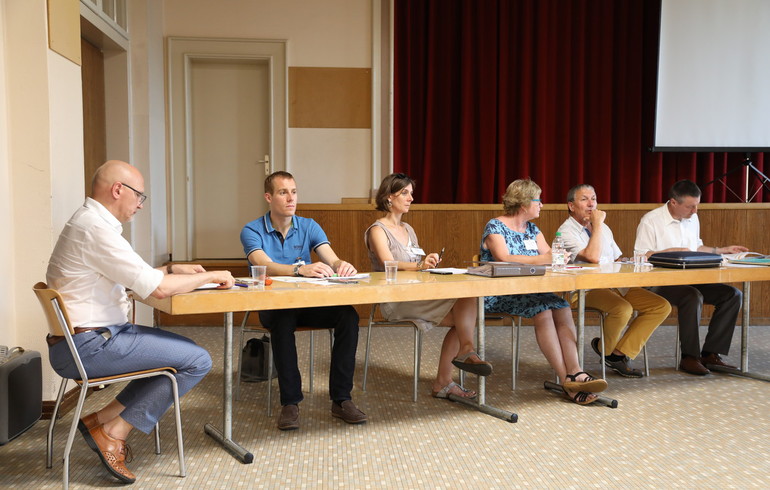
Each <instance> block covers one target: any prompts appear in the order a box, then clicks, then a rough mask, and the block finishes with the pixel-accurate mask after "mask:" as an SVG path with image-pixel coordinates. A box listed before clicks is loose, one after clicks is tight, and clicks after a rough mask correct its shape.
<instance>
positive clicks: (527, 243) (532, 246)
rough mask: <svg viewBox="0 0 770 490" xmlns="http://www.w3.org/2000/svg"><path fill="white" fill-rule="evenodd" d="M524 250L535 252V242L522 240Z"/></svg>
mask: <svg viewBox="0 0 770 490" xmlns="http://www.w3.org/2000/svg"><path fill="white" fill-rule="evenodd" d="M524 248H526V249H527V250H537V242H536V241H535V240H524Z"/></svg>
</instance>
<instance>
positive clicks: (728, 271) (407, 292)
mask: <svg viewBox="0 0 770 490" xmlns="http://www.w3.org/2000/svg"><path fill="white" fill-rule="evenodd" d="M767 280H770V267H762V266H757V267H737V266H736V267H732V266H730V267H720V268H714V269H695V270H673V269H660V268H655V269H651V270H647V271H635V270H634V267H633V265H621V264H606V265H602V266H589V267H580V268H575V269H568V270H566V271H565V272H558V273H554V272H550V271H549V272H547V273H546V274H545V275H544V276H521V277H507V278H487V277H480V276H472V275H466V274H454V275H438V274H430V273H426V272H405V271H399V272H398V278H397V280H396V281H395V282H394V283H388V282H386V281H385V277H384V273H371V274H370V277H369V278H368V279H363V280H361V281H359V282H358V283H356V284H334V285H319V284H313V283H307V282H283V281H280V280H274V281H273V284H272V285H271V286H268V287H266V288H265V289H264V290H259V291H258V290H250V289H245V288H238V287H236V288H233V289H229V290H200V291H193V292H190V293H185V294H178V295H175V296H171V297H168V298H165V299H155V298H152V297H150V298H147V299H146V300H142V302H143V303H145V304H147V305H149V306H151V307H153V308H155V309H157V310H160V311H163V312H164V313H167V314H170V315H190V314H201V313H224V326H225V328H224V383H223V385H224V391H223V420H222V430H220V429H218V428H217V427H215V426H214V425H213V424H210V423H209V424H206V426H205V428H204V429H205V431H206V433H207V434H208V435H209V436H211V437H212V438H214V439H215V440H217V441H218V442H219V443H220V444H221V445H222V446H223V447H224V448H225V449H226V450H227V451H228V452H230V453H231V454H232V455H233V456H235V457H236V458H238V459H239V460H240V461H241V462H243V463H251V462H253V459H254V456H253V454H252V453H251V452H249V451H248V450H246V449H245V448H243V447H241V446H240V445H239V444H238V443H237V442H235V441H233V439H232V403H233V375H232V373H233V313H234V312H245V311H259V310H277V309H284V308H306V307H313V306H333V305H356V304H373V303H381V302H395V301H417V300H430V299H449V298H462V297H476V298H478V307H479V311H480V312H481V311H483V308H484V305H483V301H484V296H499V295H505V294H524V293H541V292H564V291H577V292H578V311H577V322H576V326H577V335H578V339H577V341H578V352H579V356H580V362H581V365H582V362H583V344H584V330H585V328H584V327H585V291H586V290H589V289H602V288H624V287H633V286H639V287H645V286H659V285H682V284H706V283H727V282H742V283H743V289H744V298H743V300H744V303H743V318H742V324H743V328H742V333H741V367H740V369H736V370H728V371H729V372H732V373H733V374H738V375H745V376H751V377H754V378H756V379H762V380H766V381H767V380H770V377H766V376H763V375H755V374H751V373H749V372H748V326H749V301H750V283H751V282H752V281H767ZM477 335H478V341H477V351H478V353H479V356H480V357H481V358H482V359H483V358H484V357H485V343H486V339H485V326H484V315H483V314H480V315H478V330H477ZM723 370H724V369H723ZM478 384H479V385H478V396H477V401H476V402H473V401H468V400H464V399H460V398H459V397H454V398H453V399H454V400H456V401H463V402H465V404H467V405H471V406H474V408H477V409H478V410H480V411H482V412H485V413H488V414H491V415H494V416H497V417H499V418H502V419H504V420H507V421H508V422H515V421H516V420H517V418H518V416H517V415H516V414H514V413H512V412H507V411H505V410H501V409H497V408H495V407H490V406H488V405H486V400H485V379H484V378H483V377H479V378H478ZM546 388H557V386H554V385H553V384H551V386H549V384H548V382H546ZM615 406H616V404H615Z"/></svg>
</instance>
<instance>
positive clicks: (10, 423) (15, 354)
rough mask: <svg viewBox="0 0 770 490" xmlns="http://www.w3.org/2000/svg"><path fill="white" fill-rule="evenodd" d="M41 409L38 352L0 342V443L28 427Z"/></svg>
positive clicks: (37, 418) (39, 413) (41, 392)
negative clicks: (5, 345) (10, 346)
mask: <svg viewBox="0 0 770 490" xmlns="http://www.w3.org/2000/svg"><path fill="white" fill-rule="evenodd" d="M42 413H43V370H42V365H41V362H40V353H39V352H35V351H25V350H24V349H21V348H20V347H16V348H14V349H10V350H8V349H6V348H5V347H4V346H0V446H2V445H3V444H5V443H7V442H8V441H10V440H12V439H13V438H15V437H17V436H19V435H20V434H21V433H23V432H24V431H25V430H27V429H29V428H30V427H32V426H33V425H34V424H35V422H37V421H38V420H40V416H41V415H42Z"/></svg>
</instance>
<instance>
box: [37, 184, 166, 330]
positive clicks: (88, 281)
mask: <svg viewBox="0 0 770 490" xmlns="http://www.w3.org/2000/svg"><path fill="white" fill-rule="evenodd" d="M122 231H123V225H122V224H121V223H120V221H118V220H117V218H115V216H113V215H112V213H110V212H109V211H108V210H107V208H105V207H104V206H102V205H101V204H100V203H99V202H97V201H95V200H93V199H91V198H90V197H89V198H86V202H85V203H84V204H83V206H82V207H81V208H80V209H78V210H77V211H76V212H75V214H74V215H72V218H70V220H69V221H68V222H67V224H66V225H65V226H64V229H63V230H62V233H61V235H60V236H59V240H58V241H57V242H56V247H54V250H53V253H52V254H51V259H50V261H49V263H48V271H47V273H46V277H47V281H48V286H49V287H51V288H53V289H56V290H58V291H59V293H61V295H62V297H63V298H64V302H65V304H66V305H67V310H68V312H69V317H70V321H71V322H72V326H73V327H84V328H98V327H105V326H109V325H121V324H123V323H126V322H127V321H128V311H129V307H130V305H129V301H128V297H127V295H126V288H129V289H131V290H133V291H134V293H136V294H137V295H138V296H139V297H141V298H146V297H148V296H149V295H150V294H152V292H153V291H155V289H157V287H158V286H159V285H160V282H161V281H162V280H163V272H161V271H159V270H157V269H153V268H152V266H150V265H149V264H148V263H146V262H145V261H144V260H143V259H142V258H141V257H140V256H139V254H137V253H136V252H135V251H134V250H133V249H132V248H131V245H130V244H129V243H128V241H126V239H125V238H123V236H122V235H121V232H122Z"/></svg>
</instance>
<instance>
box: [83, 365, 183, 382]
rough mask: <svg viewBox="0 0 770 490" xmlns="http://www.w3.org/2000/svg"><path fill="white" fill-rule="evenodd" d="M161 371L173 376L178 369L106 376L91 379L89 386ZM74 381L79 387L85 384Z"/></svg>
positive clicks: (162, 368)
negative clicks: (168, 372)
mask: <svg viewBox="0 0 770 490" xmlns="http://www.w3.org/2000/svg"><path fill="white" fill-rule="evenodd" d="M161 371H170V372H171V373H172V374H176V369H174V368H172V367H169V366H166V367H159V368H154V369H145V370H144V371H132V372H130V373H123V374H116V375H114V376H104V377H102V378H89V380H88V384H90V385H98V384H99V383H103V382H105V381H112V380H114V379H119V378H129V377H131V376H141V375H143V374H148V373H159V372H161ZM72 381H74V382H75V383H77V384H79V385H80V384H83V380H82V379H73V380H72Z"/></svg>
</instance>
